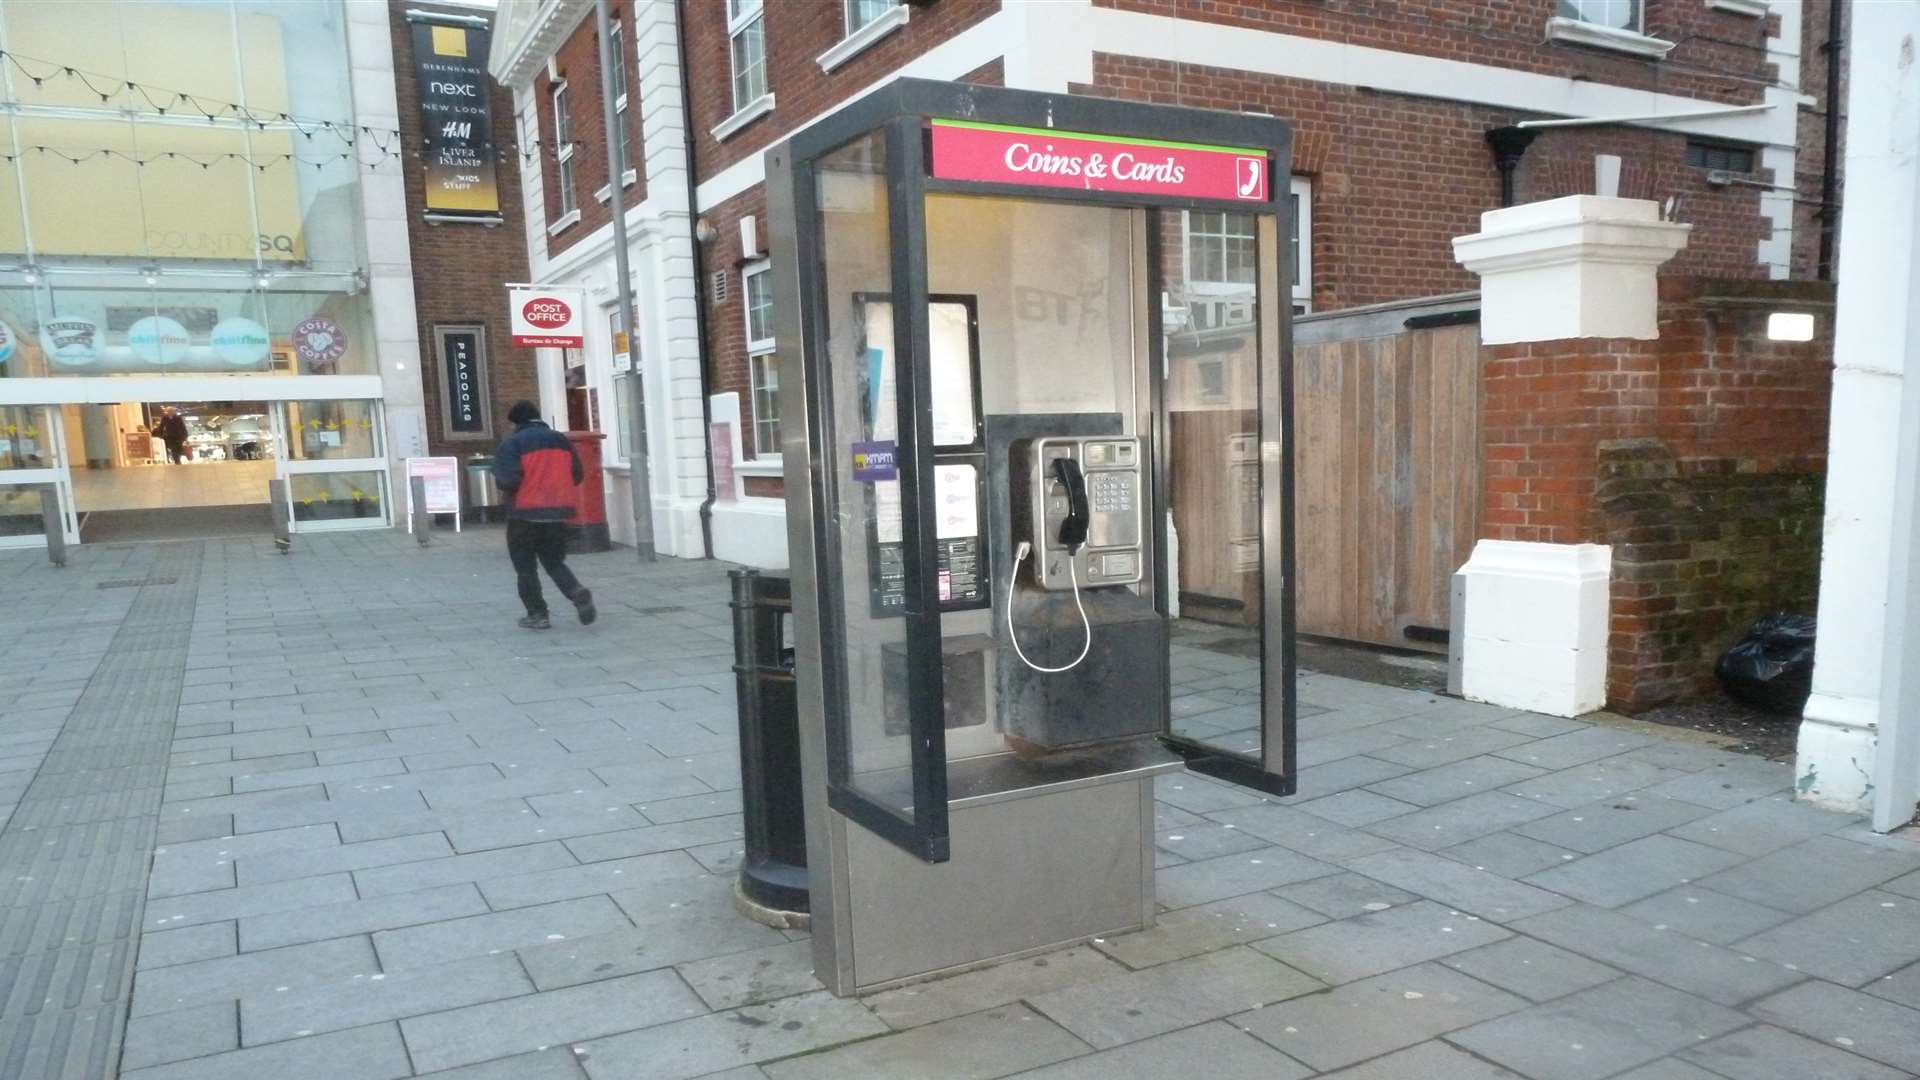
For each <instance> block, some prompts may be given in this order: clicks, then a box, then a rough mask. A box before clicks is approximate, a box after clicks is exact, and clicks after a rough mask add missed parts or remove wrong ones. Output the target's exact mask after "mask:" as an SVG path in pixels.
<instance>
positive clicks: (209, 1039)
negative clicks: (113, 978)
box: [120, 1001, 240, 1070]
mask: <svg viewBox="0 0 1920 1080" xmlns="http://www.w3.org/2000/svg"><path fill="white" fill-rule="evenodd" d="M239 1048H240V1029H239V1026H238V1025H237V1023H236V1022H235V1014H234V1003H233V1002H231V1001H215V1002H210V1003H208V1004H206V1005H197V1006H194V1007H192V1008H188V1009H176V1010H175V1011H173V1012H163V1013H150V1014H148V1015H146V1016H136V1017H133V1018H131V1019H129V1020H128V1021H127V1035H126V1041H125V1042H124V1043H123V1044H122V1045H121V1049H120V1068H121V1069H123V1070H132V1069H142V1068H146V1067H147V1066H149V1065H164V1064H166V1063H168V1062H170V1061H183V1060H185V1059H187V1058H197V1057H205V1056H206V1055H208V1054H218V1053H222V1052H224V1051H227V1050H238V1049H239Z"/></svg>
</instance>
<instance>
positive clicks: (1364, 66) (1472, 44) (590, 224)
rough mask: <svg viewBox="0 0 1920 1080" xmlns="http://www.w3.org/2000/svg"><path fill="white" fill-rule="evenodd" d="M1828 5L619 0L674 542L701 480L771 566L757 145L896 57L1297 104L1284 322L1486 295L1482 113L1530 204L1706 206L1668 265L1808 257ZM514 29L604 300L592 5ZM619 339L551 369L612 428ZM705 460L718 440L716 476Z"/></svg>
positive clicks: (769, 420) (521, 11)
mask: <svg viewBox="0 0 1920 1080" xmlns="http://www.w3.org/2000/svg"><path fill="white" fill-rule="evenodd" d="M1815 6H1818V5H1809V6H1807V7H1806V8H1805V9H1804V10H1803V6H1802V5H1801V4H1799V3H1788V2H1769V0H1580V2H1568V0H1559V2H1556V0H1528V2H1524V3H1514V4H1492V3H1488V4H1466V5H1462V4H1454V3H1441V2H1437V0H1436V2H1406V3H1399V4H1395V5H1390V6H1389V5H1378V4H1371V3H1362V2H1356V0H1332V2H1328V0H1314V2H1305V0H1285V2H1282V0H1274V2H1270V3H1264V4H1242V3H1224V2H1216V0H1078V2H1060V3H1044V4H1042V3H1019V2H1015V0H913V2H904V3H903V2H900V0H833V2H831V3H828V2H814V0H693V2H684V0H683V2H681V3H668V2H665V0H656V2H653V3H646V2H638V0H616V3H614V5H613V8H614V10H615V18H616V20H617V22H618V24H619V30H618V33H619V34H620V35H621V41H620V42H619V45H620V52H619V54H620V57H621V61H622V63H621V68H622V72H621V74H620V76H619V79H618V80H617V85H622V86H626V87H628V88H630V89H631V88H635V87H637V88H638V97H639V100H638V103H637V105H635V104H632V103H631V102H630V100H629V98H630V95H629V98H623V99H622V100H623V102H628V103H627V104H623V105H622V109H621V119H622V121H623V123H624V124H626V125H628V127H629V130H628V131H627V132H626V134H625V135H624V136H623V138H625V139H627V140H630V151H631V154H630V157H631V159H632V160H633V161H634V162H635V164H636V166H637V167H636V168H634V169H633V174H634V175H633V177H632V181H631V184H630V185H629V186H628V187H627V188H626V195H627V199H628V205H629V210H628V214H629V221H630V230H631V234H632V236H633V255H634V258H635V265H636V267H637V269H636V282H637V283H636V287H635V288H636V293H637V294H639V296H640V298H641V304H640V307H639V314H638V316H637V318H638V319H639V321H640V322H641V323H642V324H643V325H642V327H641V334H642V346H643V347H642V369H643V376H642V377H643V378H644V380H645V384H646V385H645V390H646V395H647V400H648V402H649V415H650V420H649V426H650V429H651V431H652V433H653V434H652V440H651V442H652V451H653V453H654V455H655V458H654V468H655V470H656V473H655V477H654V491H655V493H656V494H655V507H654V512H655V516H656V521H657V523H659V525H660V526H661V528H660V529H659V531H660V532H661V534H662V535H663V536H665V535H668V534H669V533H671V534H674V535H676V536H678V537H680V538H681V540H682V541H683V543H682V545H681V546H679V547H672V548H670V547H666V546H664V543H663V550H676V551H680V552H683V553H695V548H694V547H693V546H692V543H691V541H692V537H693V529H694V528H695V525H696V518H697V515H698V514H699V513H700V504H701V503H703V502H708V501H709V500H711V502H710V505H711V507H712V519H711V521H712V540H713V544H714V545H715V547H714V550H715V551H716V553H718V554H721V555H724V556H729V557H733V558H737V559H742V560H744V561H749V562H756V563H762V564H769V565H779V564H781V562H782V560H783V557H784V545H785V538H784V532H783V525H782V523H781V516H782V515H781V503H780V501H779V499H780V495H781V481H780V479H779V465H778V451H779V447H778V442H777V439H778V432H779V417H778V415H777V408H778V406H777V402H776V395H775V394H773V393H772V389H773V387H775V386H776V385H777V383H778V378H779V375H778V372H777V370H775V368H774V366H773V364H772V363H771V356H770V349H771V345H772V342H771V340H770V336H769V335H770V331H766V330H765V329H764V325H765V321H766V320H765V314H766V312H767V309H768V308H769V307H770V302H769V298H768V289H769V281H770V278H769V277H768V276H767V275H766V274H765V273H764V272H763V271H764V268H765V265H766V264H765V255H766V251H765V247H766V243H767V237H768V231H767V228H766V211H765V206H766V202H765V193H764V184H763V179H764V172H763V166H762V159H761V155H762V153H763V152H764V151H765V150H766V149H767V148H768V147H769V146H771V145H773V144H774V143H776V142H778V141H779V140H780V139H781V138H783V137H785V136H786V135H788V134H790V133H792V132H793V131H795V130H798V129H799V128H802V127H804V126H806V125H807V124H809V123H811V122H812V121H813V120H814V119H815V118H817V117H819V116H822V115H824V114H826V113H829V112H831V111H833V110H834V109H836V108H838V107H839V106H841V105H843V104H845V103H846V102H848V101H850V100H852V99H854V98H857V97H859V96H860V95H862V94H863V93H865V92H867V91H868V90H870V89H872V88H873V87H875V86H876V85H879V84H881V83H883V82H885V81H887V80H889V79H891V78H893V77H895V76H897V75H903V74H904V75H913V76H918V77H925V78H936V79H953V80H965V81H972V82H980V83H989V84H994V85H1005V86H1010V87H1016V88H1025V89H1034V90H1044V91H1051V92H1070V93H1076V94H1092V95H1103V96H1109V97H1117V98H1127V99H1132V100H1142V101H1153V102H1166V103H1177V104H1184V105H1196V106H1203V107H1211V108H1220V109H1231V110H1250V111H1258V112H1264V113H1272V114H1275V115H1279V116H1283V117H1285V118H1287V119H1288V120H1290V121H1291V122H1292V123H1293V124H1294V126H1295V131H1296V136H1295V139H1296V142H1295V158H1294V160H1293V161H1292V163H1291V169H1292V173H1293V181H1292V186H1293V192H1294V195H1295V198H1296V204H1297V206H1298V208H1299V212H1298V214H1297V220H1296V223H1295V231H1296V236H1295V239H1296V241H1297V245H1296V246H1297V251H1298V256H1297V258H1296V263H1297V265H1296V268H1295V270H1296V272H1295V275H1294V276H1295V280H1296V282H1297V283H1298V284H1297V286H1296V288H1295V291H1294V297H1293V299H1294V309H1295V311H1296V312H1298V313H1304V312H1326V311H1334V310H1338V309H1342V308H1349V307H1354V306H1359V305H1369V304H1377V303H1382V302H1391V301H1395V300H1400V299H1405V298H1409V297H1416V296H1428V295H1436V294H1442V293H1448V292H1454V291H1461V290H1468V289H1471V288H1473V287H1474V285H1475V282H1474V279H1473V277H1472V275H1470V274H1468V273H1467V272H1466V271H1464V270H1463V269H1461V267H1460V266H1459V265H1458V264H1457V263H1456V262H1455V261H1454V259H1453V255H1452V251H1451V248H1450V241H1451V239H1452V238H1453V237H1455V236H1460V235H1464V234H1467V233H1471V232H1474V231H1475V230H1476V229H1477V227H1478V221H1479V214H1480V213H1481V212H1482V211H1484V210H1487V209H1490V208H1493V207H1496V206H1498V205H1500V201H1501V198H1502V185H1501V180H1502V177H1501V172H1500V169H1499V168H1498V167H1497V166H1496V164H1495V160H1494V157H1493V155H1492V154H1491V153H1490V151H1489V144H1488V141H1487V137H1486V133H1487V132H1489V131H1491V130H1494V129H1500V128H1507V127H1511V126H1514V125H1516V124H1520V123H1522V122H1526V121H1544V122H1548V123H1547V124H1546V125H1545V126H1541V127H1537V128H1533V129H1531V130H1532V133H1533V135H1534V138H1533V140H1532V143H1531V145H1530V146H1529V147H1528V149H1527V150H1526V152H1525V154H1524V156H1523V157H1522V158H1521V159H1520V162H1519V164H1518V167H1517V168H1516V169H1515V171H1514V175H1513V178H1512V179H1513V185H1514V197H1515V199H1516V201H1522V202H1524V201H1532V200H1536V199H1542V198H1551V197H1554V196H1558V195H1563V194H1575V193H1586V192H1592V191H1593V190H1594V184H1595V178H1594V176H1595V166H1594V160H1595V157H1596V155H1601V154H1606V155H1614V156H1617V157H1618V158H1619V159H1620V161H1621V169H1620V179H1619V186H1618V193H1619V194H1621V195H1625V196H1633V197H1644V198H1652V199H1656V200H1659V201H1661V202H1663V203H1668V204H1670V205H1671V206H1672V208H1673V209H1672V213H1673V215H1674V216H1675V217H1677V218H1678V219H1679V220H1682V221H1687V222H1690V223H1692V224H1693V225H1694V230H1693V234H1692V237H1691V240H1690V243H1689V244H1688V247H1687V249H1686V250H1685V251H1684V252H1683V253H1682V254H1681V256H1680V257H1679V258H1678V259H1676V260H1675V261H1674V263H1673V264H1671V265H1670V266H1669V267H1668V268H1667V272H1669V273H1673V274H1676V275H1693V276H1713V277H1717V278H1730V279H1742V278H1747V279H1762V280H1764V279H1770V278H1772V279H1780V278H1789V277H1805V278H1810V277H1813V276H1815V273H1816V270H1817V264H1818V262H1819V244H1820V235H1819V234H1820V215H1819V213H1818V211H1819V209H1820V207H1819V202H1818V200H1819V196H1820V190H1821V179H1822V175H1823V170H1824V168H1825V164H1824V161H1823V160H1822V151H1823V139H1822V132H1823V124H1824V118H1825V111H1824V104H1823V102H1822V100H1821V99H1822V97H1823V95H1824V92H1825V84H1824V70H1825V68H1824V61H1825V53H1824V51H1823V50H1822V48H1821V46H1822V44H1823V43H1824V41H1825V39H1826V11H1825V9H1824V8H1822V9H1821V10H1820V11H1818V12H1815V11H1814V10H1813V8H1814V7H1815ZM636 15H637V20H636ZM498 21H499V23H500V33H499V34H498V36H497V38H496V40H495V44H494V54H493V59H492V65H491V67H492V70H493V73H494V75H495V77H496V78H497V79H499V80H500V81H501V82H502V83H503V84H505V85H507V86H508V87H510V88H511V90H512V92H513V95H514V102H515V108H516V114H517V117H518V122H519V131H520V136H521V143H522V146H523V147H527V148H531V149H532V152H529V153H525V154H523V155H522V156H521V157H520V159H519V160H520V161H521V163H522V177H521V179H522V182H523V184H524V186H525V190H526V191H527V192H528V198H527V203H526V206H527V237H528V248H529V251H530V255H531V273H532V275H533V277H534V278H535V279H537V280H541V281H547V282H559V281H572V280H584V281H588V282H589V283H590V284H591V285H592V286H594V287H595V288H597V289H598V290H599V291H598V292H597V293H596V294H595V295H596V296H599V297H600V298H602V299H603V300H608V302H610V300H609V298H610V297H611V286H610V285H608V284H607V282H608V281H609V280H610V276H609V274H608V272H607V269H608V264H609V262H610V250H609V244H610V238H609V235H608V234H609V229H608V228H607V225H606V223H607V221H608V214H607V210H606V207H605V205H604V199H603V198H601V197H600V196H598V195H596V194H595V193H596V190H598V191H600V192H604V186H605V184H606V182H607V176H608V173H607V168H606V151H605V147H604V143H605V142H606V140H605V139H604V137H602V132H603V125H602V122H601V101H600V90H599V87H600V80H599V73H598V65H597V64H596V62H595V61H596V59H597V48H598V45H597V39H596V35H595V31H594V21H593V18H592V4H590V3H588V2H587V0H544V2H535V0H504V2H503V3H502V4H501V6H500V14H499V19H498ZM683 50H684V60H685V62H684V65H683V63H682V57H683ZM683 74H684V75H685V76H686V78H685V83H684V86H683V85H682V75H683ZM689 168H690V169H691V172H692V183H691V184H689V183H688V176H687V171H688V169H689ZM690 188H691V190H692V198H691V202H689V196H688V191H689V189H690ZM696 226H697V235H698V236H699V238H700V239H699V240H698V242H697V243H696V242H694V241H693V240H692V239H691V238H692V237H693V236H694V235H695V234H696ZM643 271H644V272H643ZM696 275H697V278H698V280H697V281H696ZM696 306H697V313H698V316H699V319H698V320H696V319H695V318H693V316H694V314H695V312H696ZM612 340H613V338H612V334H611V333H610V332H605V333H602V334H601V335H600V336H599V339H598V340H597V341H596V340H594V339H592V338H590V340H589V343H588V348H587V349H586V350H585V354H584V355H581V356H565V357H563V356H560V355H558V354H557V353H556V354H555V355H552V356H545V357H543V359H542V368H541V370H542V372H543V380H544V381H543V387H545V388H547V389H548V390H549V391H550V392H551V394H552V395H554V396H556V397H567V398H570V399H571V400H572V402H573V413H574V419H575V420H576V421H579V420H585V421H587V422H590V423H594V424H596V425H599V426H608V425H609V420H608V418H607V416H606V402H608V401H610V400H612V398H613V396H614V395H616V394H621V393H623V391H622V390H621V389H620V385H619V383H620V381H621V380H620V379H617V378H616V377H615V376H616V372H615V371H614V368H615V364H614V363H613V362H612V360H611V358H610V357H609V356H608V355H607V353H608V344H609V343H610V342H611V341H612ZM703 340H704V343H705V349H704V359H703V358H702V350H701V343H702V341H703ZM702 392H704V393H706V394H710V395H714V397H713V398H712V400H711V401H708V402H706V403H705V404H706V408H705V409H702V407H701V406H702V402H701V400H700V395H701V393H702ZM716 409H717V411H714V410H716ZM709 412H711V413H712V415H711V417H709V416H708V415H707V414H708V413H709ZM709 419H710V420H711V421H712V422H713V423H715V424H716V425H718V426H716V427H714V428H713V430H714V431H715V432H716V437H715V439H714V445H713V447H711V448H710V447H709V445H708V443H707V442H706V441H704V440H703V439H702V438H701V433H702V432H703V431H704V430H706V429H707V422H708V421H709ZM710 450H717V452H718V454H719V455H720V456H721V457H722V458H723V459H724V460H722V461H721V462H720V463H719V465H718V467H717V468H715V469H714V470H713V473H712V475H716V476H717V477H718V479H719V483H718V485H717V487H718V488H719V490H717V491H713V492H710V491H709V490H708V486H707V482H706V477H707V476H708V475H709V471H708V463H707V458H708V456H709V453H710ZM610 456H612V455H610ZM617 486H618V485H616V487H617ZM616 495H617V492H616ZM616 517H617V515H616Z"/></svg>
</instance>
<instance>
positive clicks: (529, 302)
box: [507, 285, 586, 349]
mask: <svg viewBox="0 0 1920 1080" xmlns="http://www.w3.org/2000/svg"><path fill="white" fill-rule="evenodd" d="M585 306H586V301H585V298H584V297H583V296H582V295H581V292H580V290H579V289H550V288H546V287H544V286H538V285H522V286H515V287H512V288H510V289H508V290H507V308H508V311H509V313H510V314H511V317H512V320H513V343H514V344H515V345H519V346H521V347H523V348H530V349H578V348H580V347H581V346H582V345H583V344H584V343H585V342H584V339H583V337H582V334H583V328H584V326H585V323H584V322H582V319H581V317H582V314H583V312H584V309H585Z"/></svg>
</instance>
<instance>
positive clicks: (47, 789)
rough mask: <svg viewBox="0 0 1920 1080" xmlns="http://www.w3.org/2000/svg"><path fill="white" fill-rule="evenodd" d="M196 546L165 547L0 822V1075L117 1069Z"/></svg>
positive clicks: (99, 1075) (74, 1075)
mask: <svg viewBox="0 0 1920 1080" xmlns="http://www.w3.org/2000/svg"><path fill="white" fill-rule="evenodd" d="M200 559H201V545H199V544H167V545H162V546H161V547H160V549H159V553H158V555H157V557H156V560H155V567H154V569H155V571H156V573H154V574H152V575H151V576H149V577H148V578H146V579H145V580H144V581H142V582H141V583H140V593H139V595H138V596H136V597H134V599H133V603H132V605H131V607H130V608H129V609H128V612H127V617H126V619H125V621H123V622H122V623H121V624H120V628H119V630H118V631H116V632H115V634H114V637H113V643H112V645H111V646H110V647H109V648H108V650H107V653H106V655H105V656H104V657H103V658H102V659H101V661H100V665H99V667H98V668H97V669H95V671H94V674H93V678H92V679H91V680H90V681H89V682H88V683H87V687H86V690H85V691H83V692H82V693H81V695H80V700H79V701H78V702H77V703H75V705H74V707H73V711H72V712H71V713H70V714H69V715H68V716H67V720H66V723H65V725H64V726H62V727H61V729H60V734H59V736H58V737H56V738H55V739H54V743H53V747H52V749H51V750H49V751H48V753H47V757H46V760H45V761H44V762H43V763H42V764H41V766H40V770H39V771H38V772H37V773H35V774H34V777H33V782H32V783H31V784H29V785H28V786H27V790H26V792H25V793H24V794H23V795H22V796H21V797H20V804H19V806H18V808H17V809H16V810H15V811H14V814H13V817H12V818H11V819H10V820H9V821H8V822H7V825H6V828H5V829H4V830H3V831H0V1080H16V1078H18V1080H40V1078H46V1080H103V1078H108V1077H112V1076H115V1075H117V1074H118V1072H119V1058H120V1043H121V1039H122V1037H123V1036H124V1035H125V1032H126V1018H127V1005H128V994H129V992H130V991H131V989H132V986H133V961H134V953H135V951H136V949H137V948H138V946H139V939H140V916H141V913H142V912H143V911H144V910H145V908H146V886H147V868H148V864H149V862H150V861H151V859H152V853H153V844H154V837H155V835H156V834H157V833H158V831H159V821H160V800H161V795H162V793H163V792H164V791H165V787H166V781H167V756H168V752H169V750H170V749H171V747H172V744H173V728H174V721H175V719H176V718H177V715H178V712H179V707H180V686H181V683H182V681H183V680H184V678H185V675H186V662H187V642H188V638H189V635H190V634H191V632H192V628H193V609H194V600H195V593H196V592H197V591H198V587H199V581H200ZM158 571H165V573H164V574H163V573H159V572H158Z"/></svg>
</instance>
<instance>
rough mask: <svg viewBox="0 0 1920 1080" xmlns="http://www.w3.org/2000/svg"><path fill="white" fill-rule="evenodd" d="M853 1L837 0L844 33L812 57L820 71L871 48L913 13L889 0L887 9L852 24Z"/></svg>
mask: <svg viewBox="0 0 1920 1080" xmlns="http://www.w3.org/2000/svg"><path fill="white" fill-rule="evenodd" d="M854 3H855V0H841V3H840V15H841V25H842V26H843V27H844V28H845V31H846V32H845V33H844V34H843V35H842V36H841V38H840V40H839V41H837V42H835V43H834V45H833V47H832V48H830V49H828V50H827V51H826V52H823V53H821V54H820V55H819V56H818V57H817V58H815V62H816V63H818V64H819V65H820V70H821V71H823V72H827V71H832V70H833V69H834V68H837V67H839V66H840V65H841V64H844V63H846V62H847V61H849V60H851V59H853V58H854V57H856V56H858V55H860V54H861V53H863V52H865V51H866V50H868V49H870V48H872V47H873V45H874V43H875V42H877V41H879V40H880V39H881V38H884V37H886V36H887V35H888V34H891V33H893V32H894V31H895V30H898V29H900V28H901V27H903V26H905V25H907V20H908V19H910V18H911V17H912V16H913V9H912V8H910V7H908V6H907V5H906V4H904V3H902V2H901V0H890V3H889V6H888V7H887V10H885V11H883V12H881V13H880V14H878V15H875V16H874V17H873V18H871V19H869V20H867V21H866V22H865V23H862V24H861V25H859V26H855V25H854V24H853V5H854Z"/></svg>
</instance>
